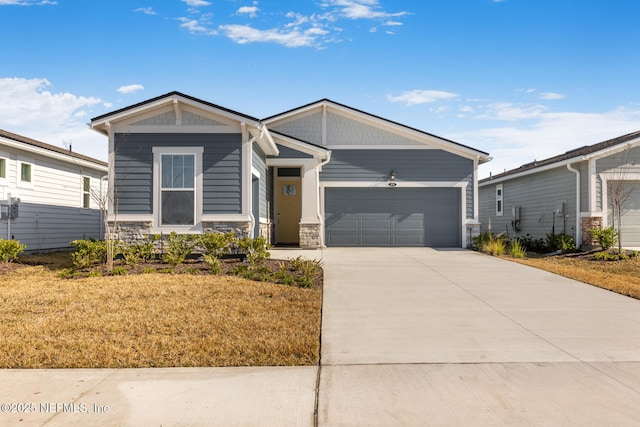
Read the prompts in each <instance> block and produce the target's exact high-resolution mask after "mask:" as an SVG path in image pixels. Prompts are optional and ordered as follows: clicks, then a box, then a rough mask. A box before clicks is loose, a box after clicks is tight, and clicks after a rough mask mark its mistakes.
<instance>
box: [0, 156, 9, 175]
mask: <svg viewBox="0 0 640 427" xmlns="http://www.w3.org/2000/svg"><path fill="white" fill-rule="evenodd" d="M6 177H7V159H0V178H6Z"/></svg>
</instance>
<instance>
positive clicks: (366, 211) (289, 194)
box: [91, 92, 489, 247]
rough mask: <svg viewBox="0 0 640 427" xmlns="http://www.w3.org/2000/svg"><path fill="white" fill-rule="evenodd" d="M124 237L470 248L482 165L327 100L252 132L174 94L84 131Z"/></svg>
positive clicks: (472, 156) (246, 123)
mask: <svg viewBox="0 0 640 427" xmlns="http://www.w3.org/2000/svg"><path fill="white" fill-rule="evenodd" d="M91 126H92V128H93V129H95V130H96V131H98V132H101V133H103V134H104V135H106V136H107V137H108V142H109V159H110V161H109V171H110V174H109V188H110V192H111V198H112V200H113V203H111V204H110V205H109V220H110V221H112V222H117V224H118V229H119V237H120V238H123V239H128V238H139V237H140V236H143V235H145V234H149V233H153V234H158V233H164V234H166V233H169V232H171V231H175V232H179V233H202V232H208V231H215V230H217V231H221V232H227V231H233V232H235V233H236V234H238V235H240V236H259V235H261V236H264V237H266V238H267V240H268V241H269V242H271V243H274V244H282V245H286V244H289V245H296V246H300V247H321V246H448V247H466V246H467V244H468V243H470V238H471V235H472V233H477V232H479V223H478V203H477V197H478V192H477V185H478V175H477V169H478V165H479V164H481V163H483V162H486V161H488V160H489V157H488V154H487V153H485V152H482V151H478V150H475V149H473V148H470V147H467V146H465V145H462V144H459V143H456V142H453V141H450V140H447V139H444V138H440V137H437V136H435V135H432V134H429V133H426V132H423V131H421V130H418V129H414V128H411V127H409V126H405V125H402V124H400V123H396V122H393V121H390V120H386V119H383V118H381V117H378V116H375V115H372V114H369V113H366V112H363V111H360V110H357V109H354V108H351V107H348V106H346V105H342V104H339V103H337V102H334V101H331V100H328V99H322V100H320V101H317V102H313V103H310V104H307V105H304V106H302V107H298V108H295V109H292V110H289V111H286V112H284V113H280V114H277V115H274V116H271V117H268V118H265V119H262V120H260V119H257V118H255V117H251V116H249V115H246V114H243V113H239V112H236V111H233V110H230V109H228V108H224V107H221V106H219V105H216V104H212V103H210V102H206V101H203V100H200V99H197V98H194V97H191V96H188V95H185V94H182V93H180V92H171V93H168V94H166V95H162V96H159V97H156V98H153V99H149V100H147V101H143V102H140V103H138V104H135V105H131V106H129V107H126V108H122V109H120V110H117V111H114V112H111V113H108V114H104V115H101V116H99V117H96V118H94V119H92V121H91Z"/></svg>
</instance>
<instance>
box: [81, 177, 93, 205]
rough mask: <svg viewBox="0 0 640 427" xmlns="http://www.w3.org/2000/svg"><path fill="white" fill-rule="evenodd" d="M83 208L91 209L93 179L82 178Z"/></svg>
mask: <svg viewBox="0 0 640 427" xmlns="http://www.w3.org/2000/svg"><path fill="white" fill-rule="evenodd" d="M82 207H83V208H87V209H88V208H90V207H91V177H89V176H83V177H82Z"/></svg>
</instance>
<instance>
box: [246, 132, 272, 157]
mask: <svg viewBox="0 0 640 427" xmlns="http://www.w3.org/2000/svg"><path fill="white" fill-rule="evenodd" d="M261 126H262V127H258V126H256V127H255V129H256V131H258V132H259V133H258V139H257V142H258V146H259V147H260V148H261V149H262V151H264V153H265V154H266V155H268V156H277V155H278V154H280V150H278V146H277V145H276V142H275V141H274V140H273V135H271V132H269V129H268V128H267V126H266V125H264V124H263V125H261ZM249 132H250V133H251V131H249ZM251 134H252V135H253V133H251Z"/></svg>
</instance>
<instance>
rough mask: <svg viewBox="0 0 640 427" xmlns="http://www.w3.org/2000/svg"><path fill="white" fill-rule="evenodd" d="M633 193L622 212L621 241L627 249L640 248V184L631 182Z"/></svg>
mask: <svg viewBox="0 0 640 427" xmlns="http://www.w3.org/2000/svg"><path fill="white" fill-rule="evenodd" d="M629 185H630V186H632V188H633V191H632V192H631V194H630V196H629V198H628V199H627V201H626V202H625V204H624V209H623V210H622V227H621V230H620V234H621V241H622V244H623V246H625V247H640V182H638V181H629Z"/></svg>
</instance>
